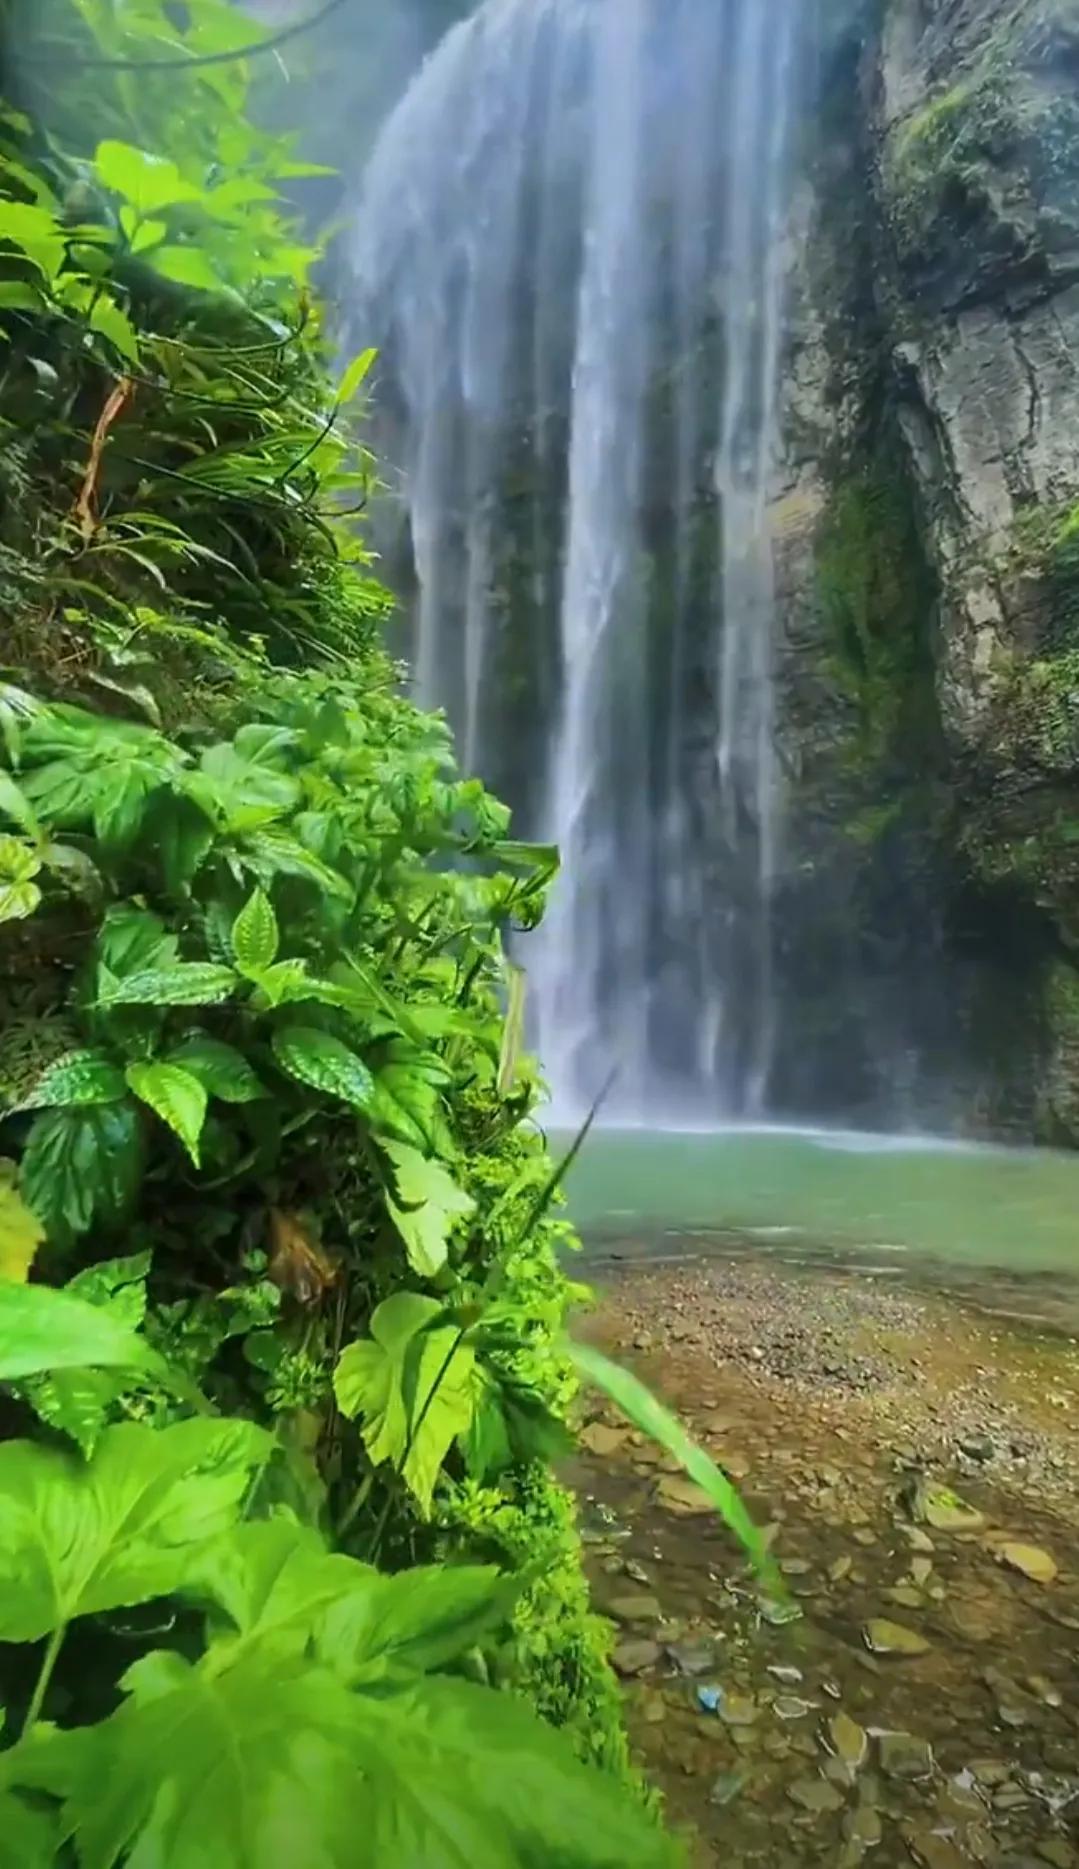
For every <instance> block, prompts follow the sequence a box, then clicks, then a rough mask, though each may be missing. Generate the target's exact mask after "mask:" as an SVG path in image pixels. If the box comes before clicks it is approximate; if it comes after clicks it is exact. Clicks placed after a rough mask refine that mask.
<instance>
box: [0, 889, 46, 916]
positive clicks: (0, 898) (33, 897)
mask: <svg viewBox="0 0 1079 1869" xmlns="http://www.w3.org/2000/svg"><path fill="white" fill-rule="evenodd" d="M40 903H41V891H40V889H39V888H38V886H37V884H36V883H0V922H24V921H26V920H27V919H28V917H29V916H31V915H32V914H33V913H34V910H35V909H36V908H38V907H39V905H40Z"/></svg>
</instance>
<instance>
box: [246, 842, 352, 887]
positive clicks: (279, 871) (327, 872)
mask: <svg viewBox="0 0 1079 1869" xmlns="http://www.w3.org/2000/svg"><path fill="white" fill-rule="evenodd" d="M244 858H245V861H246V862H247V865H248V867H249V869H251V870H253V871H254V873H255V875H256V876H259V877H261V879H262V880H263V882H272V880H273V878H274V877H275V876H295V877H297V878H298V879H299V881H300V882H305V883H314V884H315V886H316V888H318V889H321V890H322V891H323V892H324V893H325V894H326V895H330V896H337V897H338V898H339V899H340V900H341V901H343V902H351V900H352V894H353V891H352V885H351V884H350V883H348V882H346V881H345V878H344V877H343V876H339V875H338V873H337V871H336V870H333V869H331V868H330V866H329V864H328V863H323V862H322V860H321V858H320V857H316V856H315V855H314V854H313V852H312V851H310V850H307V849H305V848H304V846H303V844H301V842H300V840H299V838H298V837H292V836H290V835H289V833H288V832H287V831H278V830H265V831H252V832H251V834H250V836H248V837H247V839H246V841H245V844H244Z"/></svg>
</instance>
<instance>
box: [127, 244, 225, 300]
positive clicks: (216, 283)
mask: <svg viewBox="0 0 1079 1869" xmlns="http://www.w3.org/2000/svg"><path fill="white" fill-rule="evenodd" d="M147 257H148V261H149V264H150V265H151V266H152V267H153V270H154V272H155V273H160V275H161V277H162V279H171V280H173V281H174V283H175V284H176V285H180V286H191V287H192V288H193V289H194V290H195V291H196V292H225V291H227V290H228V287H227V286H226V285H225V282H224V280H223V279H222V278H221V275H220V273H218V272H217V271H216V270H215V268H214V266H213V265H212V264H211V261H210V259H209V258H208V256H207V255H206V254H205V253H204V252H203V251H202V249H201V248H200V247H180V246H164V247H162V246H159V247H156V248H155V250H154V251H153V252H152V253H150V254H149V255H148V256H147Z"/></svg>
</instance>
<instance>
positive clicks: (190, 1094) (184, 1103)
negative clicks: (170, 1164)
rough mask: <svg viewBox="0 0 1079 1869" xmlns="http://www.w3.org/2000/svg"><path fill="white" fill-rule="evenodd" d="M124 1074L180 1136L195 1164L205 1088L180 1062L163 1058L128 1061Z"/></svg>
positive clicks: (131, 1086) (157, 1113)
mask: <svg viewBox="0 0 1079 1869" xmlns="http://www.w3.org/2000/svg"><path fill="white" fill-rule="evenodd" d="M125 1075H126V1077H127V1082H128V1086H129V1088H130V1089H131V1090H133V1091H134V1093H135V1095H136V1097H138V1098H139V1099H140V1101H141V1102H143V1103H145V1104H147V1105H148V1107H149V1108H150V1109H151V1110H153V1112H154V1115H155V1116H159V1117H160V1118H161V1120H162V1122H163V1123H167V1124H168V1126H169V1128H170V1129H171V1130H172V1131H173V1132H174V1134H175V1135H177V1136H179V1138H180V1141H181V1142H182V1143H183V1145H184V1148H185V1149H186V1150H187V1152H188V1154H189V1155H190V1157H191V1160H192V1161H193V1162H194V1164H195V1167H196V1168H197V1167H198V1165H199V1138H200V1137H201V1135H202V1129H203V1124H204V1123H205V1121H206V1104H207V1096H206V1091H205V1089H204V1087H203V1085H202V1084H201V1083H200V1082H199V1080H198V1078H197V1077H195V1076H193V1075H192V1073H191V1072H190V1071H185V1070H184V1068H183V1066H182V1065H179V1064H168V1063H165V1062H164V1061H163V1060H162V1059H154V1060H153V1061H152V1062H150V1063H143V1064H129V1065H128V1067H127V1071H126V1073H125Z"/></svg>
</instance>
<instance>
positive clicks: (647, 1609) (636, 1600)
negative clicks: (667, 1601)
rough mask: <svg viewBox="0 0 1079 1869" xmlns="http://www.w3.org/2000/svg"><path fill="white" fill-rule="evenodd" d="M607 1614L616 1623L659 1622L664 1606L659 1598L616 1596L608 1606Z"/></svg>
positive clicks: (642, 1595)
mask: <svg viewBox="0 0 1079 1869" xmlns="http://www.w3.org/2000/svg"><path fill="white" fill-rule="evenodd" d="M606 1614H607V1615H608V1616H613V1617H614V1619H615V1621H616V1622H658V1621H659V1619H660V1617H661V1616H662V1615H663V1606H662V1604H661V1603H660V1600H659V1598H658V1597H657V1596H647V1595H645V1594H644V1593H643V1592H642V1593H641V1594H640V1595H639V1596H616V1597H613V1598H612V1599H611V1601H610V1602H609V1603H608V1605H607V1609H606Z"/></svg>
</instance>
